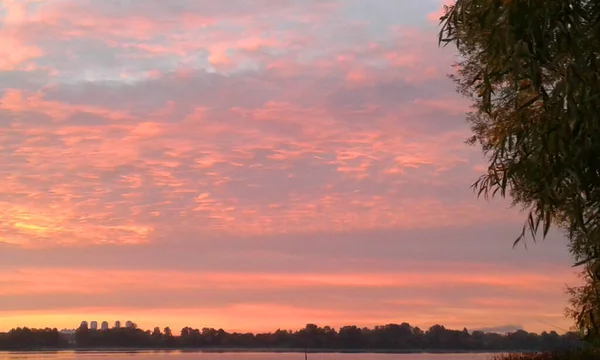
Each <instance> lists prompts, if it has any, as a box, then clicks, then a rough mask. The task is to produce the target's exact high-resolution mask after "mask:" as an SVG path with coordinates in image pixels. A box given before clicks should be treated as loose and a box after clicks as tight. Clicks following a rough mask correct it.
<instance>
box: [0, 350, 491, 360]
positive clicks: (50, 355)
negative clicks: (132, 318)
mask: <svg viewBox="0 0 600 360" xmlns="http://www.w3.org/2000/svg"><path fill="white" fill-rule="evenodd" d="M491 357H492V355H491V354H308V360H489V359H490V358H491ZM109 359H116V360H304V354H303V353H201V352H179V351H174V352H159V351H155V352H144V351H140V352H74V351H64V352H62V351H61V352H45V353H34V352H32V353H14V352H13V353H10V352H0V360H109Z"/></svg>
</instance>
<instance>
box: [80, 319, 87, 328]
mask: <svg viewBox="0 0 600 360" xmlns="http://www.w3.org/2000/svg"><path fill="white" fill-rule="evenodd" d="M79 327H80V328H84V329H87V328H88V322H87V321H85V320H84V321H82V322H81V324H80V325H79Z"/></svg>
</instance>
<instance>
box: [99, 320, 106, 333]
mask: <svg viewBox="0 0 600 360" xmlns="http://www.w3.org/2000/svg"><path fill="white" fill-rule="evenodd" d="M100 329H102V331H106V330H108V321H103V322H102V325H101V326H100Z"/></svg>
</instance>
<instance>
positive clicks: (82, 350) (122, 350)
mask: <svg viewBox="0 0 600 360" xmlns="http://www.w3.org/2000/svg"><path fill="white" fill-rule="evenodd" d="M0 352H3V353H61V352H64V353H67V352H78V353H153V352H165V353H169V352H181V353H275V354H277V353H281V354H285V353H292V354H298V353H301V354H303V353H305V352H306V353H308V354H522V353H535V352H536V351H531V350H523V351H519V350H496V351H490V350H481V351H477V350H452V349H306V350H305V349H293V348H179V349H175V348H61V349H11V350H8V349H5V350H2V349H0Z"/></svg>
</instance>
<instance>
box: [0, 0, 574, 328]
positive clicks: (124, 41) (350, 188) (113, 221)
mask: <svg viewBox="0 0 600 360" xmlns="http://www.w3.org/2000/svg"><path fill="white" fill-rule="evenodd" d="M0 4H1V5H0V6H1V7H0V19H1V20H0V21H1V23H0V24H1V25H0V172H1V174H2V175H1V176H0V180H1V181H2V184H1V185H0V220H1V221H0V331H1V330H8V329H10V328H11V327H14V326H24V325H27V326H30V327H44V326H52V327H58V328H74V327H77V326H78V325H79V323H80V321H81V320H87V321H91V320H97V321H102V320H107V321H109V322H111V323H112V322H114V320H121V321H125V320H133V321H135V322H136V323H138V325H139V326H141V327H143V328H150V327H153V326H161V327H164V326H167V325H168V326H171V327H172V328H173V329H174V331H175V332H176V333H178V332H179V329H180V328H181V327H183V326H188V325H189V326H192V327H196V328H202V327H222V328H224V329H226V330H239V331H246V330H249V331H262V330H275V329H277V328H284V329H297V328H300V327H303V326H304V325H305V324H306V323H316V324H319V325H321V326H324V325H331V326H336V327H338V326H341V325H346V324H356V325H360V326H373V325H378V324H386V323H401V322H409V323H411V324H413V325H418V326H420V327H421V328H423V329H427V328H429V326H430V325H433V324H436V323H440V324H443V325H446V326H447V327H450V328H459V329H462V328H463V327H465V326H466V327H467V328H468V329H471V330H474V329H489V330H498V331H505V330H510V329H514V328H525V329H526V330H530V331H542V330H556V328H553V327H552V326H550V325H554V326H558V327H561V328H569V327H570V325H571V322H570V321H569V320H568V319H565V318H564V315H563V314H564V308H565V306H566V304H567V302H566V301H567V296H566V295H565V294H564V290H565V286H566V284H576V283H577V278H576V276H575V275H574V273H573V269H572V268H571V267H570V263H571V262H570V259H569V256H568V254H567V251H566V247H565V240H564V239H563V238H562V237H561V235H560V234H559V233H558V232H555V233H552V234H551V235H550V236H549V238H548V239H547V240H546V241H544V242H542V243H538V244H533V243H529V244H528V245H529V246H528V249H525V247H523V246H518V247H517V248H515V249H513V248H512V247H511V246H512V241H513V240H514V239H515V238H516V236H517V235H518V234H519V231H520V229H521V226H522V223H523V220H524V215H523V214H521V213H519V211H518V210H519V209H511V208H510V207H509V205H510V202H509V201H507V200H500V199H497V200H493V201H489V202H488V201H485V200H483V199H479V200H478V199H477V198H476V196H475V195H474V194H473V193H472V191H471V190H470V188H469V187H470V185H471V184H472V183H473V182H474V181H475V180H476V179H477V177H478V175H479V174H481V172H482V171H484V169H485V159H484V158H483V157H482V156H481V154H480V151H479V149H478V148H476V147H470V146H468V145H465V143H464V140H465V139H466V138H467V137H468V136H469V129H468V126H467V124H466V123H465V121H464V118H465V115H464V114H465V112H466V111H468V109H469V103H468V101H466V100H465V99H463V98H461V97H459V96H458V95H457V94H456V93H455V91H454V85H453V84H452V82H451V81H450V80H448V79H447V77H446V74H448V73H450V72H452V67H451V65H452V63H453V62H454V61H455V53H454V50H453V49H451V48H447V49H440V48H438V46H437V31H438V21H437V19H438V17H439V14H440V10H441V6H442V5H443V2H442V1H440V0H247V1H244V0H223V1H217V0H169V1H166V0H137V1H134V0H131V1H125V0H0Z"/></svg>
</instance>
